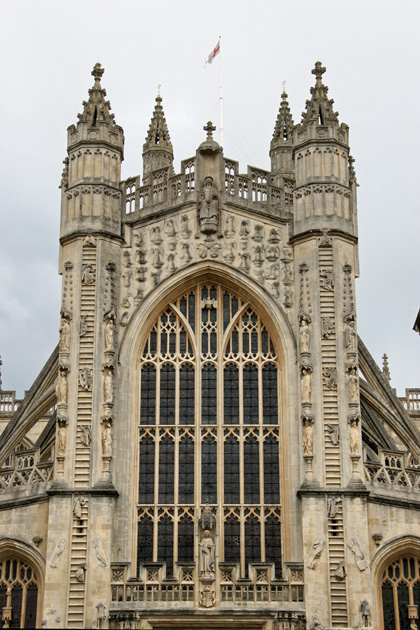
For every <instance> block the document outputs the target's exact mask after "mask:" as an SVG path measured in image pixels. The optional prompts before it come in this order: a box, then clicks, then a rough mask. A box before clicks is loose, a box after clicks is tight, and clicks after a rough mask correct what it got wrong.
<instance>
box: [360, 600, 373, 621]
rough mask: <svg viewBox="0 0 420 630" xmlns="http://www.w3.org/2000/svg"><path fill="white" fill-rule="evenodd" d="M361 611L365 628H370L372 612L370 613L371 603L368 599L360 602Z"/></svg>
mask: <svg viewBox="0 0 420 630" xmlns="http://www.w3.org/2000/svg"><path fill="white" fill-rule="evenodd" d="M359 610H360V616H361V618H362V623H363V627H364V628H368V627H369V622H370V615H371V612H370V606H369V602H368V600H367V599H364V600H363V601H362V602H360V607H359Z"/></svg>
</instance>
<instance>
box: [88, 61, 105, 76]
mask: <svg viewBox="0 0 420 630" xmlns="http://www.w3.org/2000/svg"><path fill="white" fill-rule="evenodd" d="M104 72H105V70H104V68H102V66H101V64H100V63H99V62H98V63H95V65H94V66H93V70H92V72H91V75H92V76H93V77H95V81H100V80H101V78H102V75H103V73H104Z"/></svg>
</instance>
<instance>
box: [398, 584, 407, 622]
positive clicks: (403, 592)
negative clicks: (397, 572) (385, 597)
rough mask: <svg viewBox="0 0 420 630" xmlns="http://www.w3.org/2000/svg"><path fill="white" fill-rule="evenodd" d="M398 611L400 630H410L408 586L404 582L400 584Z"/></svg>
mask: <svg viewBox="0 0 420 630" xmlns="http://www.w3.org/2000/svg"><path fill="white" fill-rule="evenodd" d="M397 591H398V613H399V615H400V630H410V621H409V619H408V604H409V603H410V601H409V596H408V586H407V585H406V584H404V583H403V582H400V583H399V584H398V588H397Z"/></svg>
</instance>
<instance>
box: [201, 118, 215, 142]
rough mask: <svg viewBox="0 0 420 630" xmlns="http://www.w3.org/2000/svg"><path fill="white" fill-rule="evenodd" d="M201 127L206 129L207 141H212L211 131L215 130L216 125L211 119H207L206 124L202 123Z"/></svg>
mask: <svg viewBox="0 0 420 630" xmlns="http://www.w3.org/2000/svg"><path fill="white" fill-rule="evenodd" d="M203 129H204V131H207V141H208V142H212V141H213V131H216V127H215V126H214V125H213V123H212V122H211V120H209V121H208V123H207V125H204V127H203Z"/></svg>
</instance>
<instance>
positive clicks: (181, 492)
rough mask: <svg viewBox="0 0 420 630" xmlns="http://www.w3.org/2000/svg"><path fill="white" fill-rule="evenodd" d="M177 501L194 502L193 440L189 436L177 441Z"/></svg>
mask: <svg viewBox="0 0 420 630" xmlns="http://www.w3.org/2000/svg"><path fill="white" fill-rule="evenodd" d="M178 502H179V503H180V504H184V503H187V504H188V503H194V442H193V441H192V439H191V438H189V437H184V438H182V440H181V441H180V443H179V486H178Z"/></svg>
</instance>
